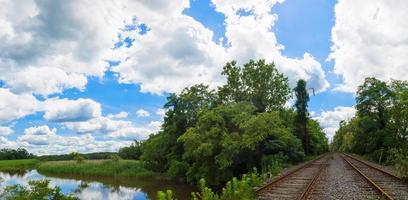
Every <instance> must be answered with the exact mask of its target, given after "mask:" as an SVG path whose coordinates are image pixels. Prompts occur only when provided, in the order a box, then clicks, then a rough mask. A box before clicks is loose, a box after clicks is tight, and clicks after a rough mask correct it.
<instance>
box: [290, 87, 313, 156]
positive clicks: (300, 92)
mask: <svg viewBox="0 0 408 200" xmlns="http://www.w3.org/2000/svg"><path fill="white" fill-rule="evenodd" d="M294 90H295V95H296V102H295V108H296V121H295V123H296V125H295V132H296V134H297V136H298V138H299V139H301V140H302V145H303V150H304V152H305V154H309V152H310V139H309V130H308V128H307V125H308V111H307V102H308V101H309V94H308V93H307V89H306V81H304V80H299V81H298V82H297V85H296V87H295V89H294Z"/></svg>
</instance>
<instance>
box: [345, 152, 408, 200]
mask: <svg viewBox="0 0 408 200" xmlns="http://www.w3.org/2000/svg"><path fill="white" fill-rule="evenodd" d="M342 158H343V159H344V160H345V161H346V162H347V163H348V164H349V165H350V166H351V167H352V168H353V169H354V170H355V171H356V172H357V173H358V174H359V175H360V176H361V177H362V178H363V179H364V180H365V181H366V182H367V183H368V184H369V185H370V186H371V187H372V188H373V189H374V190H375V191H376V192H377V194H378V195H379V197H380V198H381V199H389V200H394V199H395V200H408V184H407V183H405V182H403V181H402V180H401V179H400V178H399V177H397V176H395V175H393V174H391V173H389V172H387V171H384V170H383V169H381V168H378V167H375V166H373V165H372V164H369V163H367V162H365V161H362V160H360V159H358V158H355V157H353V156H351V155H347V154H343V155H342Z"/></svg>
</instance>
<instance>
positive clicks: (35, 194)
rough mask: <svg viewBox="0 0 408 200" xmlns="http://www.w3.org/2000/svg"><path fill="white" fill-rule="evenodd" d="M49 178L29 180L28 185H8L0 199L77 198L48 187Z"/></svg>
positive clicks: (58, 189) (63, 199)
mask: <svg viewBox="0 0 408 200" xmlns="http://www.w3.org/2000/svg"><path fill="white" fill-rule="evenodd" d="M49 182H50V181H49V180H41V181H30V182H28V186H22V185H14V186H8V187H6V188H5V189H4V192H3V193H2V194H0V199H5V200H26V199H41V200H54V199H55V200H77V199H78V198H77V197H74V196H72V195H64V194H62V193H61V189H60V188H59V187H55V188H50V187H48V185H49Z"/></svg>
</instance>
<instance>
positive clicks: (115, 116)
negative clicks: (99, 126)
mask: <svg viewBox="0 0 408 200" xmlns="http://www.w3.org/2000/svg"><path fill="white" fill-rule="evenodd" d="M128 116H129V113H127V112H120V113H117V114H109V115H108V118H110V119H125V118H127V117H128Z"/></svg>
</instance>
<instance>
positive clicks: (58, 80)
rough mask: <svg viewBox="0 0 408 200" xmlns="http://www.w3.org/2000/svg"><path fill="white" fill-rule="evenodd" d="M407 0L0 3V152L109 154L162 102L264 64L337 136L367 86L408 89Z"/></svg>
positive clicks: (157, 112)
mask: <svg viewBox="0 0 408 200" xmlns="http://www.w3.org/2000/svg"><path fill="white" fill-rule="evenodd" d="M407 10H408V1H405V0H359V1H355V0H340V1H335V0H308V1H304V0H285V1H284V0H251V1H247V0H190V1H188V0H172V1H168V0H121V1H117V0H98V1H91V0H70V1H64V0H0V41H1V43H0V148H4V147H11V148H17V147H24V148H27V149H28V150H29V151H31V152H34V153H36V154H55V153H67V152H71V151H79V152H94V151H115V150H117V149H118V148H120V147H122V146H126V145H128V144H129V143H130V142H131V141H132V140H134V139H137V140H140V139H145V138H146V137H147V136H148V135H149V134H150V133H154V132H156V131H157V130H158V129H159V127H160V124H161V121H162V117H163V114H164V110H162V105H163V104H164V103H165V100H166V95H167V94H169V93H171V92H179V91H180V90H181V89H182V88H184V87H186V86H189V85H192V84H196V83H206V84H208V85H210V86H211V87H216V86H217V85H220V84H223V83H224V82H225V80H224V78H223V77H222V76H220V71H221V70H222V66H223V64H224V63H225V62H227V61H231V60H237V62H238V63H240V64H242V63H245V62H247V61H248V60H249V59H260V58H264V59H266V60H267V61H268V62H272V61H273V62H275V63H276V65H277V67H278V69H279V70H280V71H281V72H283V73H284V74H286V75H287V76H288V77H289V80H290V83H291V86H292V87H293V84H294V83H295V82H296V80H298V79H301V78H302V79H305V80H307V81H308V84H309V86H310V87H313V88H315V90H316V92H317V94H316V96H312V97H311V101H310V111H311V113H312V116H313V117H314V118H316V119H318V120H319V121H320V123H321V125H322V127H323V128H324V129H325V131H326V133H327V135H328V137H329V138H330V137H332V135H333V134H334V132H335V130H336V128H337V127H338V122H339V121H340V120H342V119H347V118H350V117H351V116H353V114H354V109H353V105H354V93H355V91H356V87H357V86H358V85H359V84H361V83H362V81H363V79H364V77H366V76H375V77H377V78H380V79H382V80H389V79H390V78H394V79H405V80H406V79H408V59H406V57H407V56H408V20H407V13H406V11H407Z"/></svg>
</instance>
